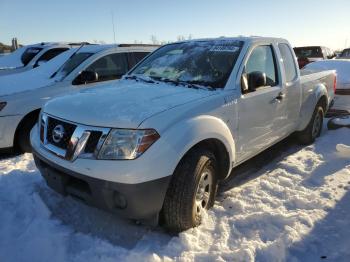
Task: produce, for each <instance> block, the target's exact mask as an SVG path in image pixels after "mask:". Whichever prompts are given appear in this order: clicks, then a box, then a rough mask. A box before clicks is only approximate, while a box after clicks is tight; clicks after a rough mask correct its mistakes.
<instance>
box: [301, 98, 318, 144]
mask: <svg viewBox="0 0 350 262" xmlns="http://www.w3.org/2000/svg"><path fill="white" fill-rule="evenodd" d="M323 117H324V111H323V108H322V106H320V105H317V106H316V108H315V110H314V113H313V115H312V117H311V120H310V122H309V124H308V125H307V127H306V128H305V129H304V130H303V131H300V132H299V133H298V139H299V141H300V143H302V144H304V145H309V144H312V143H313V142H314V141H315V139H316V138H317V137H319V136H320V135H321V131H322V127H323Z"/></svg>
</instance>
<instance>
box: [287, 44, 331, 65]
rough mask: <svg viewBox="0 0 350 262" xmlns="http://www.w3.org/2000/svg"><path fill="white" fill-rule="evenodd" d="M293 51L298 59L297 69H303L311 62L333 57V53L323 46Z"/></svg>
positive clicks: (295, 48)
mask: <svg viewBox="0 0 350 262" xmlns="http://www.w3.org/2000/svg"><path fill="white" fill-rule="evenodd" d="M293 49H294V52H295V55H296V56H297V58H298V64H299V68H303V67H304V66H306V65H307V64H308V63H311V62H315V61H319V60H325V59H332V58H333V57H335V53H334V52H333V51H332V50H331V49H330V48H328V47H324V46H303V47H294V48H293Z"/></svg>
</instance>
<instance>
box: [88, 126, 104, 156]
mask: <svg viewBox="0 0 350 262" xmlns="http://www.w3.org/2000/svg"><path fill="white" fill-rule="evenodd" d="M101 136H102V132H101V131H91V133H90V136H89V139H88V141H87V142H86V146H85V151H84V152H85V153H94V152H95V149H96V146H97V144H98V141H99V140H100V138H101Z"/></svg>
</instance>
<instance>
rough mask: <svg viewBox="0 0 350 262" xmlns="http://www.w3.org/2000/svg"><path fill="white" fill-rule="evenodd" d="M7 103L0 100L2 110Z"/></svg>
mask: <svg viewBox="0 0 350 262" xmlns="http://www.w3.org/2000/svg"><path fill="white" fill-rule="evenodd" d="M6 105H7V103H6V102H0V111H1V110H3V109H4V107H5V106H6Z"/></svg>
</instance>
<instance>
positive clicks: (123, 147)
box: [98, 129, 160, 159]
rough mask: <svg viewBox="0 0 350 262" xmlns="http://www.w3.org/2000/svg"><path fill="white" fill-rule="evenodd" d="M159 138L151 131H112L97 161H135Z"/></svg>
mask: <svg viewBox="0 0 350 262" xmlns="http://www.w3.org/2000/svg"><path fill="white" fill-rule="evenodd" d="M159 137H160V136H159V134H158V133H157V131H155V130H153V129H145V130H128V129H112V130H111V131H110V132H109V134H108V136H107V138H106V140H105V142H104V144H103V145H102V148H101V150H100V152H99V154H98V159H135V158H137V157H139V156H140V155H142V154H143V153H144V152H145V151H146V150H147V149H148V148H149V147H150V146H151V145H152V144H153V143H154V142H155V141H157V140H158V138H159Z"/></svg>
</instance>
